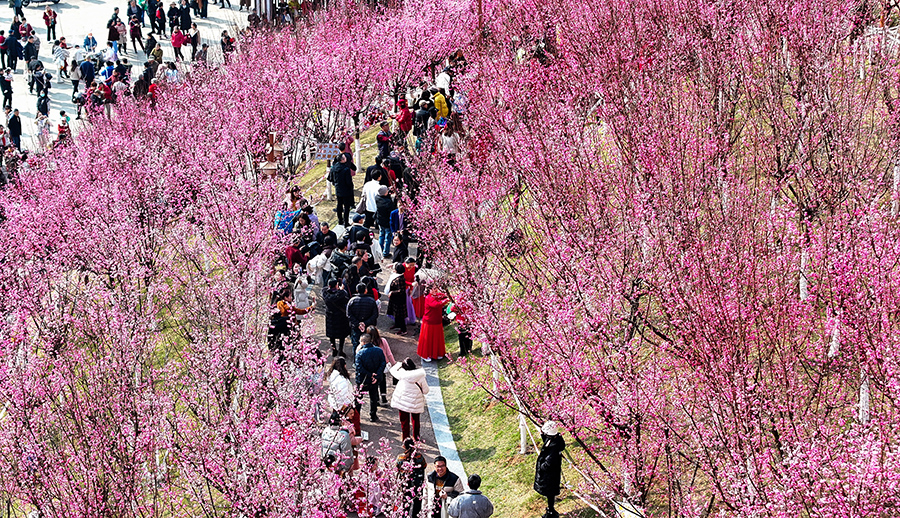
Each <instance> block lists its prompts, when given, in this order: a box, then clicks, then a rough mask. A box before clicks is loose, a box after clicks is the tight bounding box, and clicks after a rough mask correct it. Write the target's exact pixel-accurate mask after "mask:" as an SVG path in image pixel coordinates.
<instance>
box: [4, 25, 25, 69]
mask: <svg viewBox="0 0 900 518" xmlns="http://www.w3.org/2000/svg"><path fill="white" fill-rule="evenodd" d="M6 58H7V60H8V61H7V62H8V64H9V68H11V69H12V70H13V72H15V70H16V64H17V63H18V62H19V60H20V59H25V53H23V52H22V44H21V43H20V42H19V37H18V33H13V32H10V34H9V37H8V38H6Z"/></svg>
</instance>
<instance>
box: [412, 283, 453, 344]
mask: <svg viewBox="0 0 900 518" xmlns="http://www.w3.org/2000/svg"><path fill="white" fill-rule="evenodd" d="M424 298H425V314H424V315H422V327H421V329H420V331H419V346H418V348H417V349H416V352H417V353H418V355H419V356H420V357H421V358H422V361H424V362H430V361H431V359H432V358H434V359H436V360H442V359H444V355H445V354H446V353H447V350H446V348H445V347H444V322H443V315H444V306H445V304H446V302H447V301H446V299H445V297H444V296H443V295H442V294H440V293H437V292H435V291H433V290H432V289H431V288H430V287H426V288H425V297H424Z"/></svg>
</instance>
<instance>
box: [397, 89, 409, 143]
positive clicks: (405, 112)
mask: <svg viewBox="0 0 900 518" xmlns="http://www.w3.org/2000/svg"><path fill="white" fill-rule="evenodd" d="M397 106H399V108H400V110H399V111H398V112H397V115H396V116H395V117H394V118H395V119H397V125H398V126H399V127H400V133H401V134H402V135H403V139H402V142H406V135H407V134H408V133H409V130H411V129H412V127H413V115H412V112H411V111H409V107H408V106H407V105H406V99H400V100H399V101H397Z"/></svg>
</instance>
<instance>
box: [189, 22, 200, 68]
mask: <svg viewBox="0 0 900 518" xmlns="http://www.w3.org/2000/svg"><path fill="white" fill-rule="evenodd" d="M188 38H189V40H188V41H189V42H190V44H191V61H193V60H194V59H196V56H197V47H199V46H200V29H198V28H197V24H196V23H192V24H191V30H190V31H188Z"/></svg>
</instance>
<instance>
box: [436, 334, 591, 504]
mask: <svg viewBox="0 0 900 518" xmlns="http://www.w3.org/2000/svg"><path fill="white" fill-rule="evenodd" d="M446 338H447V350H448V351H449V352H450V353H451V354H452V355H453V357H454V358H455V357H456V356H457V354H458V352H459V344H458V340H457V336H456V332H455V331H454V330H451V329H450V328H448V329H447V333H446ZM480 354H481V349H476V350H475V356H480ZM440 373H441V391H442V392H443V396H444V406H445V407H446V409H447V416H448V417H449V420H450V428H451V429H452V431H453V439H454V440H455V441H456V447H457V448H458V449H459V456H460V459H461V460H462V461H463V464H464V465H465V467H466V473H468V474H472V473H478V474H479V475H481V478H482V480H483V482H482V487H481V489H482V491H484V493H485V495H487V496H488V498H490V499H491V501H492V502H493V504H494V515H493V516H494V518H513V517H517V518H518V517H525V516H528V517H538V516H541V514H543V511H544V506H545V505H546V501H545V500H544V499H543V497H541V496H540V495H538V494H537V493H535V492H534V490H533V489H532V487H531V485H532V483H533V482H534V463H535V460H536V459H537V456H536V455H535V454H534V453H530V454H527V455H519V453H518V452H519V427H518V421H517V419H516V413H515V412H514V411H513V410H512V409H510V408H509V407H507V406H506V405H504V404H502V403H498V402H497V401H493V400H490V399H489V398H488V395H487V394H486V393H485V392H484V391H482V390H476V389H473V388H472V381H471V379H470V376H469V374H468V373H467V372H466V371H465V370H464V369H463V368H462V367H460V366H459V365H458V364H455V363H448V362H441V371H440ZM535 440H537V441H540V438H539V437H538V436H535ZM564 466H565V464H564ZM567 471H568V470H567ZM566 477H567V479H568V480H569V481H572V482H575V481H576V478H574V477H577V475H575V474H574V473H566ZM561 497H562V499H561V500H560V502H559V503H558V505H557V510H558V511H559V512H560V514H561V515H564V516H567V517H570V518H574V517H575V516H593V511H590V509H587V507H586V506H585V505H584V503H583V502H581V500H579V499H577V497H575V496H573V495H572V494H571V492H569V491H566V490H565V489H563V494H562V495H561ZM585 510H587V512H585Z"/></svg>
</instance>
